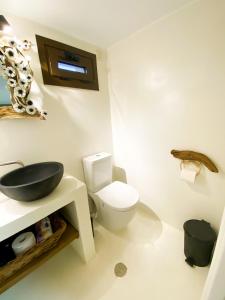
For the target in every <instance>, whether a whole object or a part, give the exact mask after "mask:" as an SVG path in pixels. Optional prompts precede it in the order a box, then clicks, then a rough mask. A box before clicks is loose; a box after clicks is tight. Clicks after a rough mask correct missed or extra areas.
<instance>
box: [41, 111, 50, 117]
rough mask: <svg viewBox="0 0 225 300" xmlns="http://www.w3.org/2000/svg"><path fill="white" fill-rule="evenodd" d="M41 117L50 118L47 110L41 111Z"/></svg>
mask: <svg viewBox="0 0 225 300" xmlns="http://www.w3.org/2000/svg"><path fill="white" fill-rule="evenodd" d="M40 115H41V116H42V117H44V118H46V117H47V116H48V113H47V111H46V110H41V111H40Z"/></svg>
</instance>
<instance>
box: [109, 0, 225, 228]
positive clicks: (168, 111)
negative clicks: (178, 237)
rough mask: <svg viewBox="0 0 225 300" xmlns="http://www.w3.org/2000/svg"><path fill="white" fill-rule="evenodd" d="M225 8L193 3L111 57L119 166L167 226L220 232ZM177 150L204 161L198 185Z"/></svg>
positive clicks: (208, 1) (224, 182) (224, 192)
mask: <svg viewBox="0 0 225 300" xmlns="http://www.w3.org/2000/svg"><path fill="white" fill-rule="evenodd" d="M224 11H225V2H224V1H223V0H217V1H215V0H204V1H196V2H194V3H192V4H191V5H189V6H186V7H184V8H183V9H181V10H179V11H176V12H175V13H173V14H171V15H168V16H166V17H165V18H162V19H160V20H159V21H157V22H155V23H154V24H151V25H149V26H147V27H145V28H143V29H142V30H140V31H138V32H136V33H135V34H133V35H131V36H130V37H128V38H127V39H125V40H122V41H120V42H118V43H117V44H115V45H113V46H112V47H110V48H109V49H108V59H109V62H108V64H109V71H108V72H109V88H110V99H111V110H112V124H113V142H114V151H115V160H116V164H117V165H119V166H120V167H123V168H124V169H125V170H126V173H127V180H128V183H130V184H132V185H134V186H135V187H136V188H137V189H138V190H139V192H140V195H141V200H142V201H143V202H144V203H146V204H147V205H148V206H149V207H150V208H151V209H153V211H154V212H155V213H156V214H157V215H159V217H160V218H161V219H162V220H164V221H166V222H168V223H169V224H171V225H173V226H176V227H178V228H182V225H183V222H184V221H185V220H187V219H190V218H200V219H202V218H203V219H206V220H208V221H209V222H211V223H212V225H213V226H214V227H215V228H218V226H219V223H220V220H221V216H222V212H223V206H224V204H225V176H224V171H225V169H224V168H225V154H224V153H225V139H224V128H225V118H224V111H225V90H224V87H225V36H224V28H225V18H224ZM172 149H181V150H182V149H183V150H184V149H190V150H194V151H199V152H202V153H205V154H207V155H208V156H209V157H210V158H211V159H212V160H213V161H214V162H215V163H216V164H217V166H218V167H219V174H215V173H212V172H209V171H208V169H206V168H205V167H202V171H201V174H200V175H199V177H198V178H197V180H196V183H195V184H189V183H186V182H184V181H182V180H181V179H180V178H179V174H180V165H179V164H180V161H179V160H177V159H175V158H173V157H172V156H171V154H170V151H171V150H172Z"/></svg>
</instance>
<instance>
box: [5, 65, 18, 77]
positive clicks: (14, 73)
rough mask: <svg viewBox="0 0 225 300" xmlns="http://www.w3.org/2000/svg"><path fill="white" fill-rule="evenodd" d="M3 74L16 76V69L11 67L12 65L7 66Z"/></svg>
mask: <svg viewBox="0 0 225 300" xmlns="http://www.w3.org/2000/svg"><path fill="white" fill-rule="evenodd" d="M5 74H6V75H7V76H9V77H15V76H16V71H15V69H13V67H7V68H6V69H5Z"/></svg>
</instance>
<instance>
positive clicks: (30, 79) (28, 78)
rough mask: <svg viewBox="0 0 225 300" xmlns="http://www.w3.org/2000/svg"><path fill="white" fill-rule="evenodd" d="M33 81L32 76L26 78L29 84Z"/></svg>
mask: <svg viewBox="0 0 225 300" xmlns="http://www.w3.org/2000/svg"><path fill="white" fill-rule="evenodd" d="M32 79H33V77H32V75H31V74H28V75H27V76H26V80H27V82H31V81H32Z"/></svg>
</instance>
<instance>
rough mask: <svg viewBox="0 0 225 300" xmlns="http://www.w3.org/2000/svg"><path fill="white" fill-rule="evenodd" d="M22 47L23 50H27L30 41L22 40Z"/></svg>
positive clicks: (29, 46)
mask: <svg viewBox="0 0 225 300" xmlns="http://www.w3.org/2000/svg"><path fill="white" fill-rule="evenodd" d="M22 48H23V50H29V49H30V48H31V42H30V41H27V40H24V41H23V43H22Z"/></svg>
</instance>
